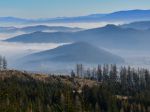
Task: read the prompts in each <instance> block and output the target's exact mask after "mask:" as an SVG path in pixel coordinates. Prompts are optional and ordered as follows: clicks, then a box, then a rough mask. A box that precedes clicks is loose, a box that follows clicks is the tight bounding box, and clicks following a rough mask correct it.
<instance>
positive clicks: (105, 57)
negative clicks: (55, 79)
mask: <svg viewBox="0 0 150 112" xmlns="http://www.w3.org/2000/svg"><path fill="white" fill-rule="evenodd" d="M24 59H25V60H28V61H29V60H30V61H36V62H48V61H49V62H63V63H68V62H73V63H97V64H98V63H123V62H124V61H123V59H122V58H121V57H119V56H116V55H114V54H111V53H109V52H107V51H105V50H103V49H100V48H98V47H95V46H93V45H91V44H88V43H86V42H76V43H73V44H69V45H63V46H60V47H57V48H55V49H52V50H47V51H42V52H39V53H35V54H32V55H29V56H27V57H25V58H24ZM24 59H23V60H24Z"/></svg>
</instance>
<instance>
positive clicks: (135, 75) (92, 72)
mask: <svg viewBox="0 0 150 112" xmlns="http://www.w3.org/2000/svg"><path fill="white" fill-rule="evenodd" d="M81 66H82V67H81ZM83 68H84V67H83V65H77V72H76V75H74V76H77V77H82V78H86V79H91V80H96V81H98V82H101V83H105V84H108V85H111V86H112V88H116V84H120V86H121V88H119V89H123V90H124V91H125V92H124V93H123V94H124V95H128V93H129V90H131V89H132V90H133V91H134V92H137V91H142V90H144V89H148V90H150V72H149V70H147V69H143V68H141V69H140V68H137V69H135V68H131V67H130V66H128V67H125V66H121V67H117V66H116V65H108V64H105V65H103V66H102V65H98V67H97V68H93V69H85V68H84V69H83ZM73 73H74V72H72V74H73ZM79 73H80V74H79ZM74 74H75V73H74ZM114 90H115V89H114ZM117 93H118V92H117Z"/></svg>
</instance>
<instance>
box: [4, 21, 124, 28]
mask: <svg viewBox="0 0 150 112" xmlns="http://www.w3.org/2000/svg"><path fill="white" fill-rule="evenodd" d="M107 24H114V25H120V24H124V23H123V22H85V23H84V22H81V23H40V24H36V23H34V24H16V23H15V24H13V23H12V24H1V27H10V26H14V27H18V28H21V27H25V26H35V25H47V26H65V27H78V28H84V29H90V28H97V27H103V26H105V25H107Z"/></svg>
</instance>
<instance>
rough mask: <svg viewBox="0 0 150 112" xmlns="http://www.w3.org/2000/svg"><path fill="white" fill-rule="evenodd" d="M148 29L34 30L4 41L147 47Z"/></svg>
mask: <svg viewBox="0 0 150 112" xmlns="http://www.w3.org/2000/svg"><path fill="white" fill-rule="evenodd" d="M149 35H150V30H149V29H147V30H137V29H132V28H122V27H120V26H115V25H107V26H105V27H101V28H94V29H89V30H84V31H78V32H54V33H46V32H34V33H31V34H24V35H19V36H16V37H13V38H10V39H7V40H5V41H7V42H24V43H70V42H78V41H84V42H88V43H92V44H95V45H98V46H101V47H105V48H127V49H129V48H130V49H135V48H136V49H137V48H138V49H149V48H150V46H149V43H150V38H149Z"/></svg>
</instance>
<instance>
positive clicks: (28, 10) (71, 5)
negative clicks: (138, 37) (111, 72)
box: [0, 0, 150, 18]
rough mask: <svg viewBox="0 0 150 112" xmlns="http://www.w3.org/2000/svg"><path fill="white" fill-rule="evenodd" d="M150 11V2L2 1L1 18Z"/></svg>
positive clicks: (128, 0)
mask: <svg viewBox="0 0 150 112" xmlns="http://www.w3.org/2000/svg"><path fill="white" fill-rule="evenodd" d="M130 9H150V0H0V16H1V17H2V16H15V17H22V18H48V17H50V18H51V17H62V16H80V15H87V14H94V13H109V12H114V11H119V10H130Z"/></svg>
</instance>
